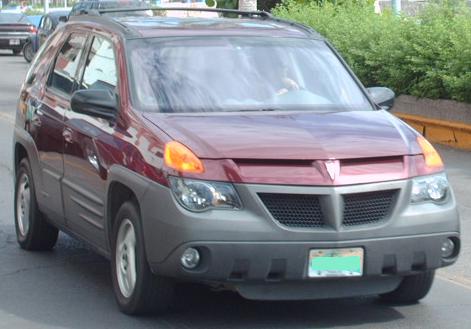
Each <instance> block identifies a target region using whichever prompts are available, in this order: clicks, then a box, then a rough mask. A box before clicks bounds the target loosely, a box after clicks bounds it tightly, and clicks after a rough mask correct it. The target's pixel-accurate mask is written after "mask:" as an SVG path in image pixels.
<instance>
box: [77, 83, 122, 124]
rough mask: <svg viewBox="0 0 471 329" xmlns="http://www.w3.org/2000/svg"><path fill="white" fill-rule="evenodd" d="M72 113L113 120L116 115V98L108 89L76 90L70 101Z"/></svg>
mask: <svg viewBox="0 0 471 329" xmlns="http://www.w3.org/2000/svg"><path fill="white" fill-rule="evenodd" d="M70 107H71V108H72V111H74V112H77V113H82V114H87V115H90V116H92V117H97V118H102V119H107V120H113V119H115V118H116V114H117V113H118V97H117V95H116V93H115V92H114V91H111V90H108V89H83V90H77V91H76V92H74V94H73V95H72V99H71V100H70Z"/></svg>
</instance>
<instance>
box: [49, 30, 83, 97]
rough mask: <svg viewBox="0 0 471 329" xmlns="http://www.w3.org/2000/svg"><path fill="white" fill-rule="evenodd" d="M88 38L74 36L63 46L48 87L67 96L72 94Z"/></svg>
mask: <svg viewBox="0 0 471 329" xmlns="http://www.w3.org/2000/svg"><path fill="white" fill-rule="evenodd" d="M85 41H86V36H85V35H78V34H72V35H71V36H70V37H69V39H68V40H67V42H66V43H65V44H64V45H63V46H62V48H61V50H60V51H59V54H58V55H57V58H56V63H55V65H54V70H53V71H52V73H51V77H50V79H49V83H48V85H49V86H50V87H51V88H54V89H56V90H59V91H61V92H63V93H66V94H71V93H72V92H73V90H74V85H75V83H76V82H77V81H76V79H75V76H76V72H77V67H78V65H79V62H80V57H81V56H82V52H83V50H84V47H85Z"/></svg>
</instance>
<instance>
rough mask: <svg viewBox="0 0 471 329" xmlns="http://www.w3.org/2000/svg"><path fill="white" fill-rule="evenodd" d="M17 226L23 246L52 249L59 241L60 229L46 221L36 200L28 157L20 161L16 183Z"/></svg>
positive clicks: (25, 247) (17, 232)
mask: <svg viewBox="0 0 471 329" xmlns="http://www.w3.org/2000/svg"><path fill="white" fill-rule="evenodd" d="M14 200H15V208H14V210H15V227H16V237H17V240H18V243H19V245H20V246H21V248H23V249H26V250H50V249H52V248H53V247H54V245H55V244H56V242H57V236H58V234H59V231H58V230H57V228H55V227H53V226H52V225H51V224H49V223H47V222H46V219H45V218H44V216H43V215H42V214H41V213H40V211H39V209H38V205H37V202H36V192H35V189H34V182H33V176H32V175H31V167H30V164H29V162H28V160H27V159H23V160H21V162H20V165H19V168H18V172H17V175H16V184H15V199H14Z"/></svg>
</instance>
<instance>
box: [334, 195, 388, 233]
mask: <svg viewBox="0 0 471 329" xmlns="http://www.w3.org/2000/svg"><path fill="white" fill-rule="evenodd" d="M396 193H397V190H386V191H375V192H366V193H353V194H344V195H343V201H344V206H345V208H344V213H343V225H345V226H354V225H364V224H374V223H377V222H379V221H381V220H382V219H384V218H385V217H386V216H387V215H388V214H389V213H390V211H391V208H392V205H393V201H394V196H395V195H396Z"/></svg>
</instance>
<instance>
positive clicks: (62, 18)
mask: <svg viewBox="0 0 471 329" xmlns="http://www.w3.org/2000/svg"><path fill="white" fill-rule="evenodd" d="M68 20H69V17H67V16H59V22H62V23H67V21H68Z"/></svg>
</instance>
